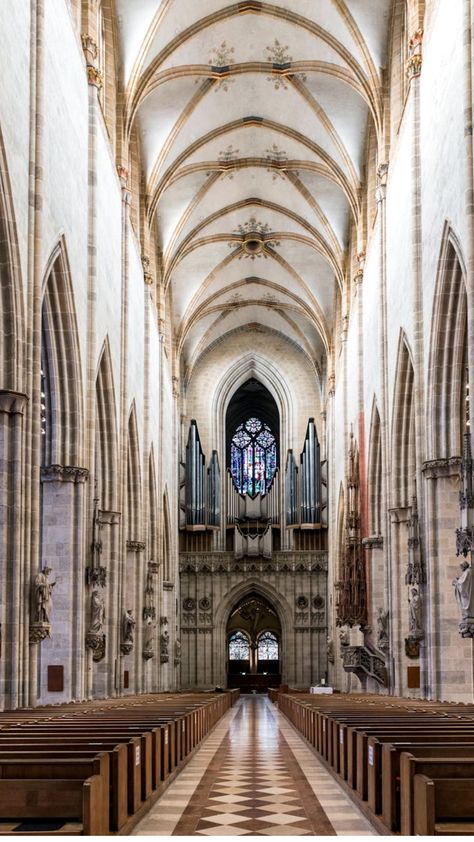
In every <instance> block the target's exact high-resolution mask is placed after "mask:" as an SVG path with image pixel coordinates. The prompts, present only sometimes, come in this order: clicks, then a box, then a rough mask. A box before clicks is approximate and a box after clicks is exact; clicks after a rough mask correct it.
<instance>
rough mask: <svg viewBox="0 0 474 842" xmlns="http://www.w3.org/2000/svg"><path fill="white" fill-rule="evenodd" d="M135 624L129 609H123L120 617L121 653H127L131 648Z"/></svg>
mask: <svg viewBox="0 0 474 842" xmlns="http://www.w3.org/2000/svg"><path fill="white" fill-rule="evenodd" d="M135 625H136V621H135V618H134V616H133V614H132V612H131V610H130V609H129V610H128V611H125V613H124V615H123V618H122V643H121V645H120V651H121V652H122V654H123V655H128V654H130V652H131V651H132V649H133V633H134V628H135Z"/></svg>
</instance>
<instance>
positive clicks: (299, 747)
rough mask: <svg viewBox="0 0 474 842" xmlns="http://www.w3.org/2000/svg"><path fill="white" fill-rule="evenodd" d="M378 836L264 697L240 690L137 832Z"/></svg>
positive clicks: (148, 834) (216, 834)
mask: <svg viewBox="0 0 474 842" xmlns="http://www.w3.org/2000/svg"><path fill="white" fill-rule="evenodd" d="M194 834H196V835H199V836H315V835H317V836H349V835H351V836H368V835H376V833H375V831H374V830H373V828H372V827H371V825H370V824H369V823H368V822H367V821H366V819H365V818H364V817H363V815H362V814H361V813H360V811H359V810H358V809H357V807H356V806H355V805H354V804H353V803H352V801H351V800H350V799H349V798H348V797H347V796H346V795H345V793H344V792H343V791H342V790H341V789H340V787H339V786H338V784H337V782H336V781H335V780H334V779H333V778H332V776H331V775H330V774H329V773H328V772H327V771H326V769H325V768H324V767H323V765H322V764H321V763H320V762H319V760H318V759H317V757H316V756H315V755H314V754H313V752H312V751H311V750H310V749H309V748H308V746H307V745H306V743H305V742H304V740H303V739H302V738H301V737H300V736H299V734H298V733H297V732H296V731H295V730H294V729H293V728H292V726H291V725H290V723H289V722H288V721H287V720H286V719H285V717H283V716H282V715H281V714H280V713H278V711H277V709H276V708H274V707H273V706H272V705H271V703H270V701H269V700H268V699H267V697H265V696H243V697H242V698H241V699H240V701H239V702H238V704H237V705H236V706H235V707H234V708H233V709H232V710H231V711H229V712H228V713H227V714H226V716H225V717H224V718H223V720H222V721H221V722H220V723H219V725H218V726H217V728H216V729H215V731H214V732H213V733H212V734H211V736H210V737H209V738H208V739H207V740H206V742H205V743H204V745H203V746H202V748H201V749H200V750H199V751H198V752H197V754H196V755H195V757H194V758H193V759H192V760H191V761H190V763H189V764H188V765H187V766H186V768H185V769H184V770H183V772H181V774H180V775H179V777H178V778H177V779H176V780H175V781H174V782H173V783H172V784H171V786H170V787H169V789H167V790H166V792H165V793H164V795H163V797H162V798H160V799H159V801H157V803H156V804H155V806H154V808H153V809H152V810H151V811H150V813H149V814H148V816H146V818H144V819H143V820H142V821H141V822H140V824H139V825H138V826H137V828H136V829H135V831H134V835H137V836H188V835H194Z"/></svg>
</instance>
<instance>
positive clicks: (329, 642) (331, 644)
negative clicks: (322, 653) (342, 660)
mask: <svg viewBox="0 0 474 842" xmlns="http://www.w3.org/2000/svg"><path fill="white" fill-rule="evenodd" d="M326 642H327V647H328V648H327V651H328V663H330V664H333V663H334V641H333V639H332V637H330V636H328V637H327V639H326Z"/></svg>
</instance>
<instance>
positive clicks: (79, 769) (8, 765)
mask: <svg viewBox="0 0 474 842" xmlns="http://www.w3.org/2000/svg"><path fill="white" fill-rule="evenodd" d="M86 781H88V783H87V786H85V784H86ZM52 816H53V817H56V816H60V817H61V818H68V819H74V820H75V821H77V822H81V823H82V824H83V826H84V831H83V832H84V833H85V829H86V828H91V827H93V828H94V835H107V834H108V833H109V758H108V755H107V754H105V753H104V754H98V755H96V757H94V758H92V759H89V758H84V757H82V758H76V759H71V758H66V759H61V760H59V759H48V760H46V759H42V758H41V759H31V758H30V759H11V760H8V759H4V760H1V761H0V818H2V819H6V818H8V819H16V818H18V819H22V818H48V817H49V818H51V817H52Z"/></svg>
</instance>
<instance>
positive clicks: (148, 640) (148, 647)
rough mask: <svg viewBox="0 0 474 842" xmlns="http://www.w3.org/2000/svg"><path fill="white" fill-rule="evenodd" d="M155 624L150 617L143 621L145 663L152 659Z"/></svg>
mask: <svg viewBox="0 0 474 842" xmlns="http://www.w3.org/2000/svg"><path fill="white" fill-rule="evenodd" d="M155 628H156V626H155V623H154V622H153V620H152V618H151V617H147V619H146V620H145V631H144V633H143V657H144V658H145V660H146V661H148V660H149V659H150V658H153V654H154V653H153V639H154V635H155Z"/></svg>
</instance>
